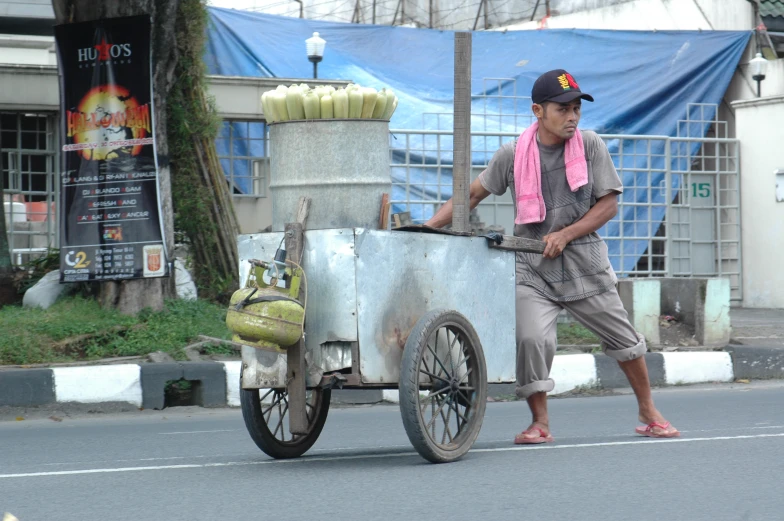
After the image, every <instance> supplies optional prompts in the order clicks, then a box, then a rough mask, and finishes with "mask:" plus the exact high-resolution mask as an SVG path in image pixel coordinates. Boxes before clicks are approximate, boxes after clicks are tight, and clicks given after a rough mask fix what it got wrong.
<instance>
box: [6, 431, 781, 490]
mask: <svg viewBox="0 0 784 521" xmlns="http://www.w3.org/2000/svg"><path fill="white" fill-rule="evenodd" d="M782 437H784V432H779V433H775V434H750V435H745V436H718V437H715V438H673V439H650V438H646V439H635V440H634V441H631V440H630V441H608V442H601V443H580V444H569V445H534V446H527V447H523V446H515V447H498V448H495V449H472V450H471V452H472V453H475V452H479V453H484V452H517V451H525V450H557V449H582V448H593V447H615V446H623V445H652V444H660V443H696V442H705V441H729V440H750V439H760V438H782ZM416 455H417V453H416V452H399V453H394V454H356V455H352V456H314V457H310V458H300V459H289V460H264V461H227V462H224V463H202V464H198V463H192V464H184V465H158V466H151V467H120V468H114V469H84V470H62V471H57V472H27V473H20V474H0V479H14V478H40V477H51V476H74V475H83V474H110V473H117V472H140V471H145V470H180V469H203V468H210V467H242V466H250V465H274V464H290V465H293V464H297V463H300V464H301V463H320V462H324V461H350V460H361V459H382V458H407V457H410V456H416Z"/></svg>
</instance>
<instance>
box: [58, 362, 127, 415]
mask: <svg viewBox="0 0 784 521" xmlns="http://www.w3.org/2000/svg"><path fill="white" fill-rule="evenodd" d="M52 373H53V375H54V391H55V397H56V400H57V401H58V402H81V403H100V402H130V403H132V404H134V405H136V406H137V407H141V406H142V383H141V368H140V367H139V366H138V365H136V364H122V365H102V366H90V367H55V368H52Z"/></svg>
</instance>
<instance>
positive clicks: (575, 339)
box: [558, 323, 601, 346]
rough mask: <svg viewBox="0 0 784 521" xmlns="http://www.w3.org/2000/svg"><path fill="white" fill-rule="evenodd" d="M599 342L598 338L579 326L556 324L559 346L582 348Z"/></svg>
mask: <svg viewBox="0 0 784 521" xmlns="http://www.w3.org/2000/svg"><path fill="white" fill-rule="evenodd" d="M599 342H601V340H599V337H597V336H596V335H594V334H593V333H591V332H590V331H589V330H588V329H586V328H585V327H583V326H582V325H580V324H574V323H572V324H558V344H560V345H567V344H568V345H579V346H583V345H587V344H598V343H599Z"/></svg>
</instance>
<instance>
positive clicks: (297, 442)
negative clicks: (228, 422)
mask: <svg viewBox="0 0 784 521" xmlns="http://www.w3.org/2000/svg"><path fill="white" fill-rule="evenodd" d="M331 394H332V391H331V390H330V389H313V390H312V391H308V392H307V404H306V410H307V416H308V432H307V434H304V435H292V434H291V432H289V422H288V412H289V402H288V391H286V389H267V390H264V391H263V392H259V390H258V389H240V405H241V406H242V417H243V418H244V419H245V426H246V427H247V429H248V432H249V433H250V437H251V438H253V441H254V442H256V445H258V447H259V448H260V449H261V450H262V451H264V453H265V454H267V455H268V456H271V457H273V458H276V459H287V458H298V457H300V456H302V455H303V454H305V452H307V451H308V449H310V448H311V447H312V446H313V444H314V443H316V440H317V439H318V437H319V435H320V434H321V430H322V429H323V428H324V422H326V421H327V414H328V413H329V399H330V395H331Z"/></svg>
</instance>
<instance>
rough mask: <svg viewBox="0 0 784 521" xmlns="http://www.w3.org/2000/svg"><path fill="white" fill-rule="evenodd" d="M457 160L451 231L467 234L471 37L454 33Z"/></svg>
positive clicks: (454, 175) (469, 209)
mask: <svg viewBox="0 0 784 521" xmlns="http://www.w3.org/2000/svg"><path fill="white" fill-rule="evenodd" d="M454 103H455V108H454V129H453V131H454V159H453V167H452V230H454V231H456V232H467V231H470V230H469V226H468V219H469V214H470V213H471V208H470V206H469V188H468V187H469V185H470V177H471V176H470V172H471V33H470V32H462V33H455V100H454Z"/></svg>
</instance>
